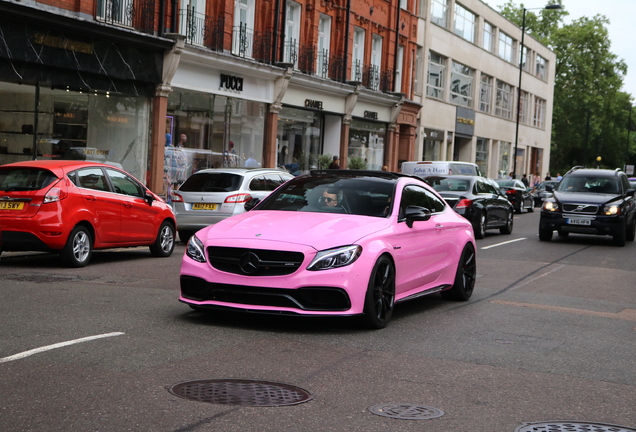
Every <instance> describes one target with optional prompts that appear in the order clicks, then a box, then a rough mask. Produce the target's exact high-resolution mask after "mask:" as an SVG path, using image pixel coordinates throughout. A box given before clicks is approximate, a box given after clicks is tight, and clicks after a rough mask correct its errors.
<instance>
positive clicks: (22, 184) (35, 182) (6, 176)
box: [0, 168, 57, 192]
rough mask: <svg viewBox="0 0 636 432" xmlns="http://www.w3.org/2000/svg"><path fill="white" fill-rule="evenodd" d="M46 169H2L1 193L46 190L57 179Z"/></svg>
mask: <svg viewBox="0 0 636 432" xmlns="http://www.w3.org/2000/svg"><path fill="white" fill-rule="evenodd" d="M56 178H57V177H55V175H54V174H53V173H52V172H51V171H49V170H45V169H37V168H6V169H1V168H0V191H3V192H13V191H36V190H40V189H44V188H45V187H47V186H48V185H50V184H51V183H53V181H54V180H55V179H56Z"/></svg>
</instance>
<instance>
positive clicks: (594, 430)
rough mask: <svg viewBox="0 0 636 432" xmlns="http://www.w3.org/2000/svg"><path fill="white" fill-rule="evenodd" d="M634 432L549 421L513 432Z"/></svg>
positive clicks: (608, 425)
mask: <svg viewBox="0 0 636 432" xmlns="http://www.w3.org/2000/svg"><path fill="white" fill-rule="evenodd" d="M562 431H563V432H636V429H632V428H628V427H624V426H616V425H610V424H603V423H586V422H571V421H550V422H538V423H524V425H523V426H520V427H518V428H517V429H515V432H562Z"/></svg>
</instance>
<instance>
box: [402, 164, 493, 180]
mask: <svg viewBox="0 0 636 432" xmlns="http://www.w3.org/2000/svg"><path fill="white" fill-rule="evenodd" d="M402 173H404V174H410V175H415V176H418V177H428V176H433V175H471V176H482V174H481V171H479V167H478V166H477V165H476V164H474V163H470V162H459V161H419V162H402Z"/></svg>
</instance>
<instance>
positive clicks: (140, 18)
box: [96, 0, 155, 34]
mask: <svg viewBox="0 0 636 432" xmlns="http://www.w3.org/2000/svg"><path fill="white" fill-rule="evenodd" d="M96 19H97V20H98V21H102V22H105V23H108V24H112V25H119V26H124V27H132V28H135V29H137V30H139V31H142V32H144V33H149V34H152V33H153V32H154V30H155V25H154V24H155V2H154V1H153V0H100V1H98V3H97V16H96Z"/></svg>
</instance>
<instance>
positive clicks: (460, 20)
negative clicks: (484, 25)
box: [453, 3, 477, 42]
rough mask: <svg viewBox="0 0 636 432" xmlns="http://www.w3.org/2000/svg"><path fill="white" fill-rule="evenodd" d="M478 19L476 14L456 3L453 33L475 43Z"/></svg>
mask: <svg viewBox="0 0 636 432" xmlns="http://www.w3.org/2000/svg"><path fill="white" fill-rule="evenodd" d="M476 22H477V17H476V15H475V14H474V13H472V12H471V11H469V10H468V9H466V8H465V7H463V6H462V5H460V4H459V3H455V26H454V28H453V31H454V32H455V34H456V35H458V36H460V37H462V38H464V39H466V40H467V41H469V42H475V26H476Z"/></svg>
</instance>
